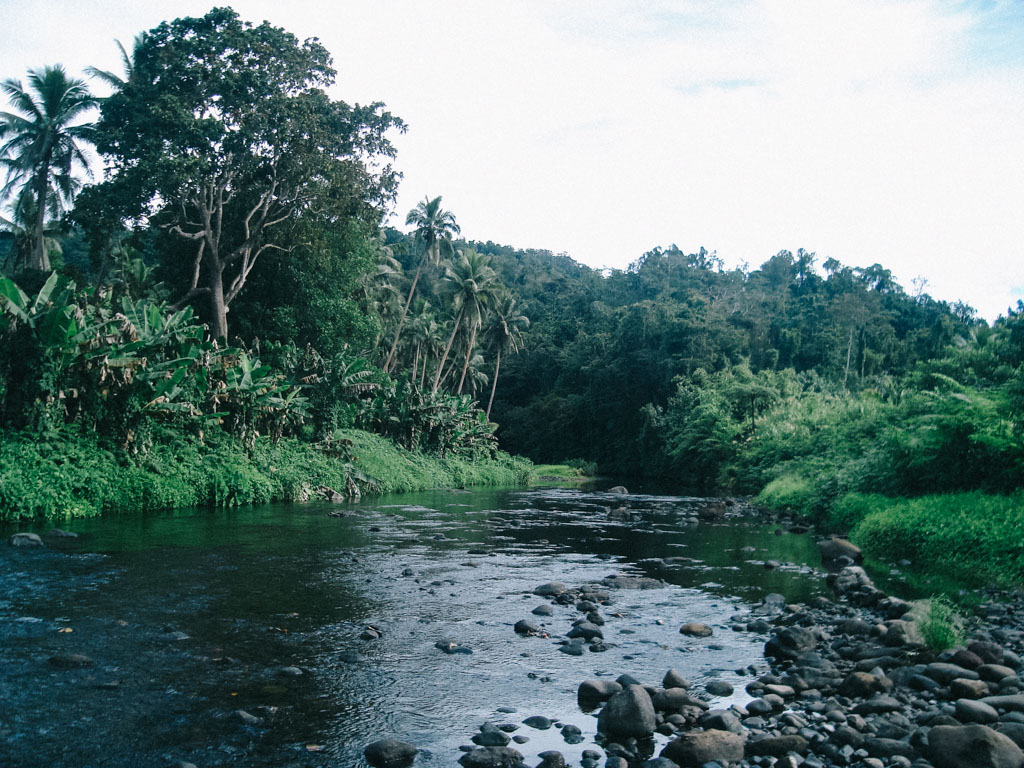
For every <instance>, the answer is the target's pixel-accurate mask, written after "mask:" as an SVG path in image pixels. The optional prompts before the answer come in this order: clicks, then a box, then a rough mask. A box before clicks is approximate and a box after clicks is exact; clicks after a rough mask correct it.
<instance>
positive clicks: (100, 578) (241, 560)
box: [0, 488, 826, 768]
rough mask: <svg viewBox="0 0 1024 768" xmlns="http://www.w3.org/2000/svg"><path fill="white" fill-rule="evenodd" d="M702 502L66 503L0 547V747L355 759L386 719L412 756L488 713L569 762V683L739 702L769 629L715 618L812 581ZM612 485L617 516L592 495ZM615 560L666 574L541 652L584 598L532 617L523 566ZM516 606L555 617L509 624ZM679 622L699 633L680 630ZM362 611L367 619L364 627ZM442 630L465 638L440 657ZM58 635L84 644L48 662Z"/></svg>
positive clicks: (774, 540)
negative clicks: (199, 506)
mask: <svg viewBox="0 0 1024 768" xmlns="http://www.w3.org/2000/svg"><path fill="white" fill-rule="evenodd" d="M705 503H706V502H704V501H702V500H699V499H688V498H680V497H671V496H625V497H623V496H612V495H610V494H607V493H600V492H582V491H576V490H566V489H559V488H548V489H529V490H523V489H519V490H505V491H493V490H490V491H472V492H466V491H437V492H429V493H418V494H414V495H405V496H391V497H383V498H374V499H371V500H367V501H364V502H362V503H359V504H350V505H328V504H315V503H314V504H305V505H268V506H263V507H252V508H243V509H232V510H217V511H210V510H185V511H180V512H173V513H163V514H151V515H147V516H144V517H124V518H103V519H96V520H80V521H75V522H74V523H73V524H69V525H68V527H69V528H70V529H71V530H73V531H75V532H77V533H78V534H79V537H78V538H75V539H58V538H52V537H46V536H44V539H45V540H46V542H47V545H48V546H47V548H46V549H45V550H38V549H21V548H14V547H7V546H4V547H0V765H2V766H10V767H11V768H14V767H15V766H16V767H17V768H27V767H28V766H33V767H34V766H55V767H56V766H76V767H78V766H119V767H125V768H127V767H128V766H132V767H134V766H162V765H173V764H174V763H175V762H176V761H178V760H185V761H188V762H192V763H195V764H196V765H197V766H199V768H209V767H210V766H220V765H231V766H238V765H245V766H264V765H265V766H361V765H365V763H364V762H363V759H362V749H363V747H364V746H365V745H366V744H368V743H369V742H372V741H374V740H376V739H379V738H386V737H393V738H398V739H402V740H405V741H409V742H411V743H413V744H415V745H416V746H418V747H420V748H421V750H423V751H422V752H421V754H420V755H419V756H418V757H417V760H416V765H417V766H454V765H457V763H456V761H457V759H458V757H459V756H460V754H461V753H460V752H459V750H458V747H459V745H462V744H468V743H469V739H470V737H471V736H472V735H473V734H474V733H475V732H476V731H477V729H478V727H479V726H480V725H481V724H482V723H483V722H485V721H491V722H494V723H499V724H500V723H514V724H517V725H519V726H520V727H519V729H518V730H517V731H515V733H516V734H520V735H523V736H526V737H528V738H529V740H528V741H527V742H526V743H524V744H522V745H515V744H513V745H512V746H515V747H516V748H517V749H518V750H519V751H520V752H522V753H523V755H524V756H525V757H526V762H527V764H530V765H535V764H536V763H537V762H539V759H538V758H537V754H538V753H540V752H543V751H545V750H548V749H557V750H559V751H561V752H562V753H563V754H565V756H566V758H567V760H568V761H569V762H570V763H572V764H576V765H578V764H579V759H580V754H581V753H582V751H583V750H584V749H587V748H591V749H592V748H595V745H594V734H595V731H596V719H595V717H594V715H593V714H592V713H588V712H584V711H583V710H581V709H580V707H579V706H578V704H577V702H576V689H577V687H578V685H579V683H580V682H581V681H583V680H584V679H587V678H593V677H600V676H610V677H611V678H612V679H614V678H615V677H617V676H618V675H620V674H622V673H629V674H631V675H633V676H634V677H636V678H639V679H640V680H642V681H643V682H645V683H654V684H659V683H660V681H661V679H662V677H663V676H664V674H665V672H666V670H667V669H669V668H670V667H673V668H675V669H677V670H679V671H680V672H682V673H683V675H684V676H686V677H687V678H689V679H690V680H691V682H693V684H694V689H695V691H697V692H700V691H701V690H702V688H703V684H704V683H705V682H707V681H708V680H710V679H711V678H718V679H722V680H725V681H727V682H730V683H732V684H733V685H734V686H735V688H736V693H735V694H734V695H733V697H731V698H719V699H716V700H715V706H727V705H728V704H729V703H730V702H731V701H737V702H742V701H745V700H747V699H748V698H749V697H747V696H746V694H745V693H743V686H744V685H745V683H746V682H747V681H748V680H749V679H750V678H749V675H750V672H749V671H747V672H743V670H744V668H746V667H748V666H751V665H753V666H754V667H756V669H757V671H759V672H760V671H762V670H764V669H765V667H764V662H763V658H762V650H763V647H764V641H765V639H766V636H764V635H758V634H752V633H748V632H735V631H733V630H732V629H731V628H730V626H731V624H732V622H730V617H732V616H734V615H736V614H746V613H747V612H748V611H749V610H750V609H751V608H753V607H754V606H756V605H757V604H759V603H760V601H761V599H762V598H763V597H764V596H765V595H766V594H769V593H781V594H783V595H784V596H785V597H786V599H787V600H788V601H790V602H796V601H807V600H809V599H811V598H812V597H814V596H815V595H818V594H825V592H826V588H825V584H824V573H823V572H822V571H821V570H820V559H819V557H818V555H817V551H816V549H815V547H814V543H813V541H812V540H811V539H810V538H809V537H808V536H806V535H800V534H788V533H787V534H783V535H778V533H777V530H778V527H777V526H770V525H765V524H763V523H760V522H758V521H757V520H755V519H737V520H727V521H723V522H714V523H709V522H701V523H700V524H699V525H693V524H686V523H685V522H684V521H685V518H687V517H690V516H692V515H693V514H695V513H696V512H697V511H698V510H699V509H700V507H701V505H703V504H705ZM621 506H626V507H627V508H628V509H629V510H630V512H631V513H632V516H633V519H632V520H631V521H629V522H623V521H618V520H616V519H615V516H614V515H613V516H610V515H609V510H612V509H616V508H619V507H621ZM339 511H340V512H343V513H345V516H344V517H332V516H329V515H328V513H329V512H335V513H337V512H339ZM620 517H621V515H620ZM45 530H46V529H45V528H40V529H37V532H39V533H41V534H44V533H45ZM11 532H13V529H11V530H5V531H4V532H3V533H4V534H5V535H7V534H9V533H11ZM751 548H753V549H752V550H751ZM663 558H689V559H688V560H678V559H677V560H674V561H672V564H670V565H666V564H665V563H664V562H663V560H662V559H663ZM767 559H773V560H778V561H781V562H782V563H783V565H782V567H780V568H777V569H774V570H766V569H765V567H764V565H763V563H764V561H765V560H767ZM616 573H619V574H630V575H642V576H647V577H653V578H657V579H662V580H664V582H665V585H664V586H663V587H662V588H657V589H645V590H636V589H612V590H610V595H611V599H612V604H611V605H608V606H603V607H602V614H603V615H604V616H605V618H606V620H607V623H606V624H605V625H604V627H603V630H604V636H605V642H606V644H607V645H609V646H610V648H609V649H608V650H607V651H605V652H603V653H592V652H589V651H588V652H586V653H584V655H583V656H578V657H575V656H569V655H567V654H564V653H561V652H559V651H558V647H559V646H558V645H557V641H558V640H560V639H562V638H564V636H565V633H566V632H567V631H568V630H569V629H570V627H571V624H572V621H573V620H575V619H577V618H580V617H581V614H580V613H578V612H577V611H576V610H575V608H574V607H573V606H562V605H554V606H553V608H554V614H553V616H551V617H540V616H533V615H532V614H531V611H532V609H533V608H535V607H536V606H538V605H540V604H546V603H549V602H550V600H548V599H546V598H540V597H537V596H535V595H533V594H532V592H533V590H534V588H535V587H537V586H538V585H540V584H542V583H544V582H548V581H561V582H565V583H566V584H568V585H569V586H570V587H575V586H578V585H581V584H585V583H589V582H597V581H600V580H601V579H603V578H605V577H607V576H610V575H612V574H616ZM519 619H530V620H533V621H535V622H536V623H538V624H542V625H543V628H544V629H545V630H546V631H547V632H548V633H549V634H550V638H544V637H521V636H518V635H516V634H515V632H514V631H513V629H512V627H513V624H514V623H515V622H516V621H518V620H519ZM689 621H698V622H704V623H706V624H709V625H711V626H712V627H713V628H714V635H713V636H712V637H710V638H703V639H698V638H689V637H685V636H683V635H681V634H679V627H680V625H681V624H683V623H685V622H689ZM367 625H374V626H376V627H378V628H380V630H381V631H382V632H383V637H381V638H379V639H374V640H362V639H360V634H361V633H362V632H363V630H364V628H365V627H366V626H367ZM439 640H450V641H452V642H454V643H458V644H459V645H461V646H467V647H468V648H470V649H471V650H472V653H470V654H453V655H446V654H444V653H442V652H441V651H440V650H438V649H437V648H435V643H436V642H438V641H439ZM68 654H83V655H85V656H88V657H89V659H91V660H92V662H93V663H92V665H90V666H85V667H81V668H62V667H57V666H55V665H54V664H53V663H52V662H51V661H50V659H51V657H54V656H57V655H68ZM283 668H293V669H283ZM296 672H301V674H295V673H296ZM741 672H743V674H741ZM238 710H244V711H245V712H247V713H249V714H251V715H253V716H254V717H255V718H259V721H258V722H257V721H252V722H245V721H244V720H243V718H242V716H240V715H238V714H237V711H238ZM501 710H514V712H513V711H501ZM531 715H544V716H547V717H549V718H552V719H555V720H558V721H559V722H561V723H567V724H568V723H571V724H575V725H578V726H579V727H580V728H581V729H582V731H583V736H584V741H583V742H582V743H579V744H567V743H566V742H565V741H564V740H563V738H562V736H561V734H560V732H559V731H558V730H557V729H554V728H553V729H550V730H546V731H540V730H536V729H533V728H530V727H528V726H526V725H522V721H523V719H525V718H527V717H529V716H531Z"/></svg>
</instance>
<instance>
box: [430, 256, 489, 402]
mask: <svg viewBox="0 0 1024 768" xmlns="http://www.w3.org/2000/svg"><path fill="white" fill-rule="evenodd" d="M442 284H443V285H445V286H446V287H447V289H448V290H449V291H450V292H451V294H452V307H453V308H454V309H455V310H456V312H457V314H456V316H455V323H454V325H453V327H452V333H451V336H450V337H449V338H448V345H447V346H446V347H445V351H444V354H443V355H442V356H441V362H440V364H439V365H438V367H437V373H436V374H435V375H434V387H433V391H434V392H436V391H437V387H438V385H439V384H440V381H441V373H442V371H443V369H444V364H445V361H446V360H447V359H448V353H449V352H450V351H451V348H452V344H453V343H454V341H455V336H456V335H457V334H458V332H459V331H460V330H461V329H463V328H464V329H465V331H466V332H467V333H468V339H467V341H466V357H465V362H464V363H463V366H462V375H461V376H460V377H459V386H458V393H459V394H460V395H461V394H462V386H463V384H464V382H465V380H466V369H467V368H468V367H469V360H470V358H471V357H472V355H473V347H474V346H475V344H476V334H477V331H479V330H480V326H481V325H482V324H483V321H484V315H485V312H486V310H487V305H488V304H490V302H491V300H492V298H493V297H494V296H495V293H496V292H497V290H498V277H497V275H496V274H495V272H494V270H493V269H491V267H490V259H489V258H488V257H487V256H485V255H484V254H481V253H477V252H476V251H474V250H472V249H466V250H464V251H460V252H459V258H458V260H457V261H456V262H455V263H454V264H451V263H450V264H448V265H447V266H446V267H445V276H444V277H443V278H442Z"/></svg>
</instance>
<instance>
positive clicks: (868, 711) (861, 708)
mask: <svg viewBox="0 0 1024 768" xmlns="http://www.w3.org/2000/svg"><path fill="white" fill-rule="evenodd" d="M902 709H903V705H902V704H901V703H900V702H898V701H897V700H896V699H894V698H893V697H892V696H881V695H879V696H875V697H874V698H872V699H868V700H867V701H862V702H861V703H860V704H858V705H857V706H855V707H854V708H853V713H854V714H856V715H882V714H885V713H886V712H899V711H900V710H902Z"/></svg>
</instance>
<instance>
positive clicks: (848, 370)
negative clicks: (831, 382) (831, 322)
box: [843, 328, 853, 389]
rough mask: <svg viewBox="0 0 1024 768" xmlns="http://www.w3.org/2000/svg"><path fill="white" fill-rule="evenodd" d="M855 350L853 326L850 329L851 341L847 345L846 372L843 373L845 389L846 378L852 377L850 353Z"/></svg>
mask: <svg viewBox="0 0 1024 768" xmlns="http://www.w3.org/2000/svg"><path fill="white" fill-rule="evenodd" d="M852 352H853V328H851V329H850V341H849V343H848V344H847V345H846V372H845V373H843V389H846V380H847V379H848V378H849V377H850V353H852Z"/></svg>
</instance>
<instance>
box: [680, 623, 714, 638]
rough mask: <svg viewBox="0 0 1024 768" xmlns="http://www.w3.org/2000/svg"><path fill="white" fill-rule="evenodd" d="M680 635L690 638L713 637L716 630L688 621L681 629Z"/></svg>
mask: <svg viewBox="0 0 1024 768" xmlns="http://www.w3.org/2000/svg"><path fill="white" fill-rule="evenodd" d="M679 634H681V635H687V636H689V637H711V635H713V634H714V630H713V629H712V628H711V627H709V626H708V625H707V624H701V623H700V622H699V621H688V622H686V623H685V624H683V626H681V627H680V628H679Z"/></svg>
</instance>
